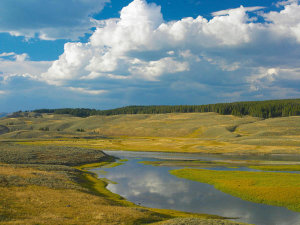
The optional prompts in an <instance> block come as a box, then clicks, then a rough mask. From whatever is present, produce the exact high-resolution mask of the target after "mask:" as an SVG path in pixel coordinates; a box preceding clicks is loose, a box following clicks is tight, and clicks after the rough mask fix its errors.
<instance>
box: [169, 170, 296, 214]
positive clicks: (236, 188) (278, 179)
mask: <svg viewBox="0 0 300 225" xmlns="http://www.w3.org/2000/svg"><path fill="white" fill-rule="evenodd" d="M171 174H173V175H175V176H178V177H180V178H185V179H190V180H194V181H198V182H204V183H208V184H212V185H214V186H215V187H216V188H217V189H219V190H221V191H224V192H226V193H229V194H231V195H234V196H236V197H239V198H242V199H244V200H248V201H253V202H257V203H264V204H270V205H276V206H284V207H287V208H288V209H291V210H294V211H297V212H300V174H291V173H273V172H264V173H261V172H245V171H213V170H204V169H203V170H202V169H179V170H172V171H171Z"/></svg>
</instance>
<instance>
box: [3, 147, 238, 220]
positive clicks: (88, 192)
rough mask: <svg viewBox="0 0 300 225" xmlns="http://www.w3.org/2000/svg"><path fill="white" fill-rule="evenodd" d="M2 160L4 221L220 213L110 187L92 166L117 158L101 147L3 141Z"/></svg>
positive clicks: (182, 215) (180, 216)
mask: <svg viewBox="0 0 300 225" xmlns="http://www.w3.org/2000/svg"><path fill="white" fill-rule="evenodd" d="M0 161H1V164H0V168H1V170H0V224H99V223H100V224H150V223H155V222H162V221H167V220H169V219H174V218H182V217H183V218H184V217H197V218H200V219H202V220H203V219H220V218H221V217H218V216H214V215H206V214H194V213H185V212H179V211H175V210H165V209H152V208H146V207H141V206H138V205H135V204H133V203H131V202H129V201H127V200H126V199H124V198H122V197H120V196H119V195H117V194H114V193H112V192H110V191H108V190H107V189H106V185H107V183H106V182H105V180H101V179H97V177H96V176H95V174H93V173H90V172H88V171H87V168H90V167H92V166H102V165H105V164H106V165H107V164H108V163H111V162H113V161H114V159H113V158H112V157H109V156H108V155H106V154H104V153H103V152H101V151H98V150H88V149H80V148H74V147H73V148H71V147H57V146H48V147H47V148H45V147H33V146H20V145H15V144H12V143H9V144H3V143H1V146H0ZM87 163H88V164H87ZM215 221H217V222H218V221H219V222H220V224H221V223H222V222H224V220H215ZM227 223H229V224H230V223H231V222H227ZM232 224H237V223H232Z"/></svg>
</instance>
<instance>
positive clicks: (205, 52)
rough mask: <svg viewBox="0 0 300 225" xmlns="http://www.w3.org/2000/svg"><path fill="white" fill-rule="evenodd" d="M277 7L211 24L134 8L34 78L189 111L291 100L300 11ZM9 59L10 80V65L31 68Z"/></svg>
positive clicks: (99, 25)
mask: <svg viewBox="0 0 300 225" xmlns="http://www.w3.org/2000/svg"><path fill="white" fill-rule="evenodd" d="M278 7H280V8H278V10H277V11H271V12H265V11H267V10H261V9H262V7H260V6H257V7H243V6H241V7H239V8H236V9H228V10H223V11H219V12H215V13H213V18H211V19H210V20H208V19H206V18H204V17H202V16H201V15H199V16H197V17H196V18H192V17H187V18H182V19H181V20H177V21H165V20H164V19H163V15H162V13H161V8H160V6H158V5H156V4H154V3H151V4H150V3H147V2H146V0H134V1H132V2H131V3H130V4H129V5H128V6H126V7H124V8H123V9H122V10H121V11H120V17H119V18H111V19H108V20H101V21H97V20H94V21H93V23H94V24H95V26H96V29H95V31H94V32H93V34H92V35H91V37H90V39H89V41H88V42H87V43H80V42H70V43H66V44H65V46H64V53H63V54H62V55H60V57H59V59H57V60H56V61H54V62H52V63H51V65H50V66H49V62H47V63H46V62H45V64H44V65H43V66H42V64H41V67H42V68H43V70H44V71H42V70H41V69H39V67H37V69H36V71H33V73H32V74H34V76H33V75H31V77H32V78H33V79H37V80H39V81H44V82H47V83H48V84H51V85H56V86H63V87H66V88H67V89H68V90H71V91H77V92H80V93H83V94H90V95H98V94H99V95H100V94H103V93H106V94H105V96H106V97H107V99H109V98H110V97H109V96H111V98H113V99H114V100H115V101H116V102H119V104H132V102H133V104H135V102H138V101H137V100H136V99H139V100H140V102H144V101H143V99H142V98H144V99H145V98H147V100H148V99H149V97H148V96H152V97H153V99H152V100H153V101H152V102H154V103H156V104H157V103H158V102H157V101H155V100H161V98H160V96H161V95H164V96H165V98H166V99H172V98H173V100H172V102H175V101H177V100H178V99H180V100H181V101H182V102H184V103H185V104H186V103H188V102H187V101H186V100H187V99H188V100H191V101H192V100H195V99H198V98H199V96H204V97H203V98H205V96H209V98H210V99H214V100H216V99H217V100H218V101H223V100H224V99H226V100H228V98H234V100H239V99H241V100H242V98H246V97H247V98H256V97H257V98H258V96H259V97H260V96H264V97H265V98H271V97H272V95H275V94H274V93H276V96H278V95H279V93H280V91H278V90H281V91H282V93H283V95H282V96H284V97H287V96H288V93H290V94H291V97H292V96H296V95H297V93H299V83H300V66H299V65H300V59H299V55H300V17H299V15H300V5H299V2H298V1H287V2H284V3H282V2H281V3H279V4H278ZM254 11H258V12H257V13H256V12H255V13H253V12H254ZM249 12H252V13H249ZM259 18H260V19H259ZM5 54H6V55H3V56H2V58H3V60H4V59H5V60H6V61H3V62H2V61H1V60H0V71H1V70H3V71H4V73H5V74H8V73H12V70H10V69H9V68H12V66H9V67H5V66H1V65H4V64H3V63H9V62H8V59H7V58H14V60H13V63H15V65H19V66H20V65H23V66H24V65H25V64H26V63H27V64H29V62H30V61H29V60H28V59H27V58H26V57H27V56H26V55H18V56H15V55H14V54H11V53H5ZM0 58H1V57H0ZM18 60H19V61H18ZM32 63H33V62H30V65H32ZM46 64H48V68H47V69H46V70H45V65H46ZM8 70H9V71H8ZM20 70H21V69H20ZM18 71H19V70H18ZM24 71H26V70H24ZM27 71H28V74H31V73H30V69H28V68H27ZM39 72H40V73H39ZM23 74H24V72H23ZM28 76H29V75H28ZM70 87H71V88H70ZM276 90H277V91H276ZM145 93H150V94H149V95H148V96H146V94H145ZM120 96H123V97H122V98H123V99H122V100H119V98H120ZM145 96H146V97H145ZM220 96H221V97H220ZM230 96H231V97H230ZM229 100H230V99H229ZM170 101H171V100H170ZM120 102H121V103H120ZM146 103H148V102H146ZM159 103H161V102H159ZM163 103H165V104H167V103H169V102H168V101H165V102H163ZM116 104H117V103H116Z"/></svg>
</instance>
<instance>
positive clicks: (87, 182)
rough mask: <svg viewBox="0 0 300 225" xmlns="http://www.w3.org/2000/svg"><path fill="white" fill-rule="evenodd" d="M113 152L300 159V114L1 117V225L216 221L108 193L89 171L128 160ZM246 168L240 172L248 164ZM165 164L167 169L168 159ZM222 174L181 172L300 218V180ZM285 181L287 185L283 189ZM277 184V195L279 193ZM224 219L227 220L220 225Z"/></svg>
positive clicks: (267, 167)
mask: <svg viewBox="0 0 300 225" xmlns="http://www.w3.org/2000/svg"><path fill="white" fill-rule="evenodd" d="M110 149H111V150H129V151H159V152H190V153H196V152H198V153H215V154H277V153H279V154H288V153H291V154H299V153H300V117H296V116H295V117H281V118H272V119H261V118H254V117H248V116H246V117H235V116H231V115H218V114H216V113H185V114H180V113H170V114H151V115H147V114H145V115H142V114H140V115H117V116H91V117H88V118H79V117H73V116H70V115H53V114H35V113H29V114H27V115H26V116H25V115H24V116H22V115H19V116H18V117H15V118H0V163H1V164H0V168H1V169H0V189H1V190H0V223H1V224H24V223H25V224H99V221H101V224H143V223H144V224H146V223H154V222H159V223H161V221H166V220H169V219H174V218H176V217H198V218H202V219H207V218H215V217H214V216H209V215H198V214H189V213H184V212H177V211H172V210H161V209H149V208H144V207H139V206H136V205H134V204H133V203H130V202H128V201H126V200H125V199H123V198H121V197H120V196H118V195H115V194H113V193H111V192H109V191H108V190H107V189H106V188H105V187H106V185H107V182H106V181H105V180H99V179H97V178H96V177H95V176H94V175H93V174H91V173H88V172H87V170H86V168H87V167H92V166H104V165H105V166H118V165H119V164H120V163H123V162H121V161H120V162H115V163H113V164H110V165H109V163H111V162H112V161H113V158H111V157H109V156H107V155H105V154H103V153H102V152H101V151H99V150H110ZM177 163H178V164H181V165H184V164H186V163H188V164H191V163H194V164H195V165H199V164H201V165H207V166H209V165H211V166H215V165H225V166H228V165H229V164H230V165H231V164H232V163H228V162H214V163H211V162H200V161H198V162H197V161H195V162H182V161H181V162H177ZM239 163H240V162H236V164H234V166H239ZM86 164H88V165H86ZM157 164H159V165H161V162H160V163H157ZM240 164H241V165H243V163H240ZM247 165H249V166H260V167H259V168H257V167H256V168H257V169H261V170H273V168H274V166H276V168H277V169H276V170H278V168H279V167H280V166H282V167H281V168H282V169H283V170H288V167H289V169H290V170H297V169H298V166H297V165H262V164H259V163H256V164H255V163H253V164H251V163H248V164H247ZM173 172H174V171H173ZM215 172H217V171H208V170H202V172H201V173H198V172H196V170H184V173H183V172H181V173H180V174H176V175H178V176H182V177H185V178H187V179H199V180H198V181H200V180H201V182H207V183H211V184H214V185H216V187H217V188H219V189H221V190H223V191H225V192H228V193H230V194H233V195H235V196H238V197H241V198H244V199H246V200H251V201H256V202H263V203H267V204H274V205H282V206H285V207H288V208H290V209H293V210H296V211H299V204H298V205H297V203H296V202H294V201H298V202H300V201H299V197H298V196H299V192H300V191H299V188H298V187H297V186H295V184H297V185H298V186H300V185H299V182H298V181H297V179H298V180H300V179H299V175H298V174H284V175H281V173H276V174H275V173H264V174H266V175H265V177H262V178H261V179H263V178H264V179H265V180H260V178H259V177H258V176H256V175H254V173H249V174H248V173H245V174H246V175H245V174H242V172H236V173H234V172H232V171H226V178H227V179H225V178H224V177H223V178H224V179H222V177H221V176H219V175H217V173H215ZM227 172H228V173H227ZM176 173H177V172H176ZM222 173H224V171H223V172H222ZM243 173H244V172H243ZM199 174H202V175H203V174H206V175H207V176H206V177H205V176H204V175H203V177H204V178H203V177H201V176H200V175H199ZM251 174H252V175H253V176H252V175H251ZM244 175H245V179H243V176H244ZM278 176H280V177H278ZM199 177H200V178H199ZM217 178H218V179H217ZM246 178H247V179H246ZM296 178H297V179H296ZM239 179H240V180H239ZM278 179H281V180H282V182H281V181H280V182H277V180H278ZM226 180H227V182H226ZM229 181H232V182H229ZM285 182H286V183H285ZM271 184H272V185H274V187H277V189H276V188H273V189H272V185H271ZM238 185H240V186H238ZM276 185H277V186H276ZM251 190H252V191H251ZM279 193H280V194H279ZM277 194H278V196H279V197H278V196H276V195H277ZM275 196H276V197H278V199H275ZM295 196H296V197H295ZM284 199H286V200H284ZM175 220H177V219H175ZM179 222H180V219H179ZM217 222H218V221H217ZM223 222H224V220H220V223H223Z"/></svg>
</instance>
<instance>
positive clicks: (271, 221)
mask: <svg viewBox="0 0 300 225" xmlns="http://www.w3.org/2000/svg"><path fill="white" fill-rule="evenodd" d="M106 153H107V154H109V155H112V156H115V157H118V158H120V159H128V161H127V162H124V165H120V166H117V167H114V168H95V169H92V170H91V171H92V172H94V173H96V174H98V176H99V177H101V178H103V177H105V178H107V179H109V180H111V181H114V182H116V184H113V183H112V184H109V185H108V186H107V188H108V189H109V190H110V191H112V192H114V193H117V194H119V195H121V196H123V197H125V198H126V199H128V200H129V201H131V202H134V203H136V204H138V205H143V206H147V207H153V208H163V209H175V210H180V211H187V212H195V213H206V214H215V215H219V216H225V217H233V218H238V219H234V220H235V221H240V222H246V223H251V224H257V225H297V224H300V213H297V212H293V211H290V210H288V209H286V208H283V207H276V206H270V205H265V204H257V203H253V202H249V201H244V200H241V199H239V198H236V197H234V196H231V195H229V194H226V193H223V192H221V191H219V190H217V189H215V188H214V187H213V186H212V185H209V184H205V183H199V182H194V181H190V180H186V179H180V178H177V177H175V176H173V175H171V174H170V173H169V170H172V169H178V168H180V167H165V166H164V167H157V166H151V165H145V164H142V163H139V162H140V161H145V160H147V161H150V160H159V159H178V160H179V159H181V160H188V159H194V160H195V159H198V160H212V159H218V158H217V157H216V156H212V155H201V154H184V153H157V152H154V153H152V152H125V151H107V152H106ZM276 157H278V156H276ZM221 158H223V157H221V156H220V159H221ZM285 160H286V159H285ZM208 169H218V170H220V169H226V170H228V169H230V168H221V167H220V168H208ZM231 170H245V171H247V170H250V169H249V168H247V167H241V168H231Z"/></svg>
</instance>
